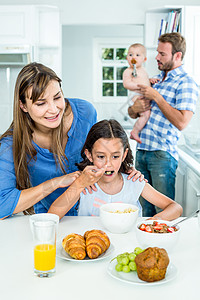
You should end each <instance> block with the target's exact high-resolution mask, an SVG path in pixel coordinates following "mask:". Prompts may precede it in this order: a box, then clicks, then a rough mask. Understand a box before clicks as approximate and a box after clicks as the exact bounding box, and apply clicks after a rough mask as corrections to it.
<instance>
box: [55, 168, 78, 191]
mask: <svg viewBox="0 0 200 300" xmlns="http://www.w3.org/2000/svg"><path fill="white" fill-rule="evenodd" d="M80 175H81V172H80V171H76V172H73V173H69V174H66V175H63V176H60V177H57V180H58V185H59V188H63V187H67V186H69V185H71V184H72V183H73V182H74V181H75V180H76V179H77V178H78V177H79V176H80Z"/></svg>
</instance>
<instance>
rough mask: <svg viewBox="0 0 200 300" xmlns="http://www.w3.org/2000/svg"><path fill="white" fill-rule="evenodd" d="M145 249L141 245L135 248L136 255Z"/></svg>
mask: <svg viewBox="0 0 200 300" xmlns="http://www.w3.org/2000/svg"><path fill="white" fill-rule="evenodd" d="M143 251H144V250H142V249H141V248H140V247H136V248H135V250H134V253H135V254H136V255H138V254H140V253H141V252H143Z"/></svg>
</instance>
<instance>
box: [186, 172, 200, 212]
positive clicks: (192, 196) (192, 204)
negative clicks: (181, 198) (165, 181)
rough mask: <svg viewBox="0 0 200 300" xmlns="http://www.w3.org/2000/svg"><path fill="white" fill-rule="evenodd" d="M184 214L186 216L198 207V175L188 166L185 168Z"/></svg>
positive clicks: (199, 196)
mask: <svg viewBox="0 0 200 300" xmlns="http://www.w3.org/2000/svg"><path fill="white" fill-rule="evenodd" d="M186 187H187V188H186V196H185V197H186V202H185V215H186V216H188V215H190V214H191V213H192V212H194V211H195V210H197V209H198V208H200V176H198V175H197V174H195V172H194V171H192V170H191V169H190V168H188V170H187V184H186Z"/></svg>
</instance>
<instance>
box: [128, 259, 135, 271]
mask: <svg viewBox="0 0 200 300" xmlns="http://www.w3.org/2000/svg"><path fill="white" fill-rule="evenodd" d="M129 268H130V270H131V271H136V269H137V268H136V263H135V262H134V261H131V262H130V263H129Z"/></svg>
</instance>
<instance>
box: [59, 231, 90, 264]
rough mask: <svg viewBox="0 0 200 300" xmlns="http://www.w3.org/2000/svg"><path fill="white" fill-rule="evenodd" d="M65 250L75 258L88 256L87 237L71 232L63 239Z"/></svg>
mask: <svg viewBox="0 0 200 300" xmlns="http://www.w3.org/2000/svg"><path fill="white" fill-rule="evenodd" d="M62 246H63V248H64V249H65V251H66V252H67V253H68V254H69V255H70V256H71V257H73V258H75V259H84V258H85V257H86V250H85V239H84V238H83V237H82V235H80V234H76V233H71V234H69V235H67V236H66V237H65V238H64V239H63V240H62Z"/></svg>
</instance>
